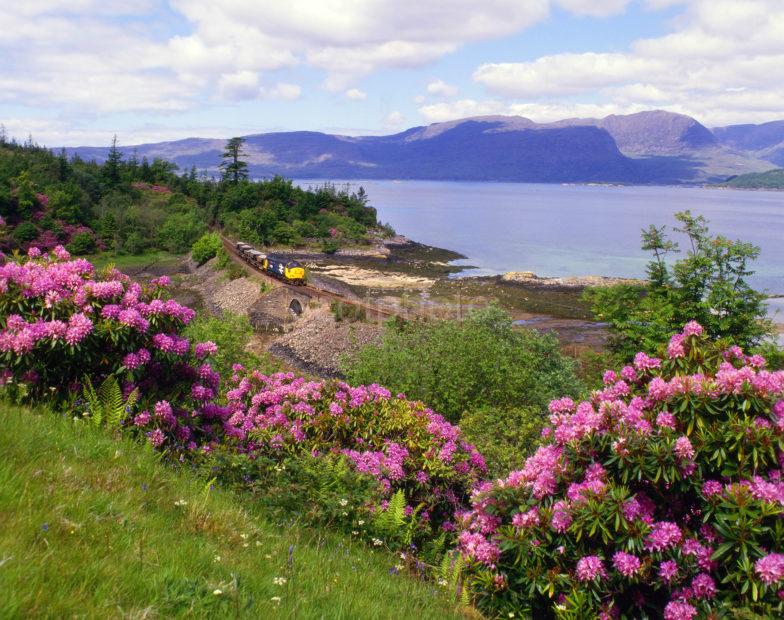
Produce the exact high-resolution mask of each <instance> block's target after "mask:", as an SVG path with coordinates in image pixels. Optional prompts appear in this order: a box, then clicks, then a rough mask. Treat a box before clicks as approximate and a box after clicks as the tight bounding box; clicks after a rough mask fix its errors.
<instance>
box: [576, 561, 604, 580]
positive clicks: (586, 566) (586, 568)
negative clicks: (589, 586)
mask: <svg viewBox="0 0 784 620" xmlns="http://www.w3.org/2000/svg"><path fill="white" fill-rule="evenodd" d="M576 572H577V579H579V580H580V581H592V580H594V579H596V578H600V579H604V578H606V577H607V571H606V570H605V569H604V563H603V562H602V560H601V558H599V557H597V556H595V555H587V556H584V557H582V558H580V559H579V560H578V561H577V570H576Z"/></svg>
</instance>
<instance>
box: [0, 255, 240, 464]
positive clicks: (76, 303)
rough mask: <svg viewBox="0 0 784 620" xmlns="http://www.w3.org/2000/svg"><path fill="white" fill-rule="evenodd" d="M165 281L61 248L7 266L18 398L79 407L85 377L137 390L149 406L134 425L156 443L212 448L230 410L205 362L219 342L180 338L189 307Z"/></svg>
mask: <svg viewBox="0 0 784 620" xmlns="http://www.w3.org/2000/svg"><path fill="white" fill-rule="evenodd" d="M167 284H168V278H166V277H165V276H164V277H162V278H158V279H156V280H153V281H152V282H151V283H150V284H149V285H146V286H142V285H140V284H138V283H136V282H132V281H131V280H130V278H128V276H126V275H124V274H122V273H120V272H119V271H117V270H114V269H109V270H105V271H104V272H103V273H101V274H98V273H96V271H95V269H94V268H93V265H92V264H91V263H90V262H88V261H86V260H84V259H76V260H71V257H70V256H69V254H68V252H67V251H66V250H65V249H64V248H62V247H61V246H58V247H55V248H54V249H53V250H52V252H51V254H48V253H47V254H44V253H42V252H41V251H40V249H38V248H31V249H30V250H29V251H28V256H27V257H18V258H16V259H14V260H6V262H5V264H3V265H2V266H0V328H2V329H0V363H1V364H2V371H1V372H2V380H3V382H4V383H6V384H7V386H8V388H9V389H11V390H12V391H13V392H14V393H15V394H16V396H18V397H21V396H27V397H28V398H33V399H40V398H47V399H52V400H55V401H58V402H60V403H61V404H62V403H72V402H74V401H75V400H76V398H77V397H78V396H79V395H80V394H81V384H82V382H83V381H84V379H85V378H86V377H89V378H90V379H91V380H92V381H93V382H95V383H98V382H100V381H101V380H102V379H103V378H104V377H106V376H108V375H114V376H116V377H117V378H118V379H120V380H121V381H123V382H124V383H123V387H124V391H125V393H126V394H127V393H129V392H130V391H132V390H133V389H135V388H138V389H139V392H140V404H141V405H142V406H143V407H146V408H144V409H143V410H142V411H140V412H139V413H138V414H137V415H136V416H135V418H134V419H133V423H134V425H135V426H136V427H138V428H139V429H141V430H142V431H143V432H145V433H146V434H147V436H148V437H149V439H150V441H152V442H153V443H154V444H155V445H156V446H162V445H163V444H164V443H165V444H166V447H167V448H168V447H185V448H188V449H194V448H195V447H196V446H197V445H198V444H199V443H200V441H199V440H200V439H201V440H204V441H211V440H213V439H214V437H215V433H216V432H217V431H219V430H220V429H221V428H222V427H221V422H222V417H223V416H224V414H225V410H224V409H223V408H221V407H218V406H217V405H215V404H214V403H213V402H212V401H213V399H214V398H215V397H216V396H217V393H218V389H219V381H220V377H219V376H218V375H217V373H215V372H214V371H213V370H212V368H211V367H210V365H209V364H208V363H206V362H205V361H204V358H206V357H207V356H209V355H210V354H212V353H214V352H215V346H214V345H213V344H212V343H198V344H196V345H195V346H193V347H192V346H191V343H190V342H189V341H188V340H187V339H186V338H184V337H182V336H181V335H180V333H181V332H182V330H183V329H184V327H185V325H186V324H187V323H188V322H189V321H190V320H191V319H192V318H193V316H194V312H193V310H191V309H190V308H186V307H184V306H181V305H180V304H178V303H177V302H175V301H174V300H171V299H168V300H167V299H164V296H165V287H166V285H167Z"/></svg>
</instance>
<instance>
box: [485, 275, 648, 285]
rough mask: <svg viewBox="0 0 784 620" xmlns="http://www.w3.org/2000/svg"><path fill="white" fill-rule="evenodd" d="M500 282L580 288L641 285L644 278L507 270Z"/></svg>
mask: <svg viewBox="0 0 784 620" xmlns="http://www.w3.org/2000/svg"><path fill="white" fill-rule="evenodd" d="M499 282H500V283H501V284H521V285H526V286H537V287H549V288H570V289H581V288H587V287H592V286H597V287H604V286H615V285H616V284H630V285H637V286H642V285H644V284H645V280H640V279H637V278H616V277H609V276H593V275H588V276H568V277H563V278H544V277H540V276H538V275H536V274H535V273H534V272H533V271H508V272H506V273H505V274H503V275H502V276H499Z"/></svg>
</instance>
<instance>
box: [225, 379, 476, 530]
mask: <svg viewBox="0 0 784 620" xmlns="http://www.w3.org/2000/svg"><path fill="white" fill-rule="evenodd" d="M235 370H236V372H235V374H234V375H233V377H232V389H230V390H229V391H228V392H227V399H228V406H227V407H228V410H229V417H228V419H227V421H226V423H225V426H224V431H225V433H226V435H228V436H230V437H232V438H233V442H232V443H233V445H234V446H236V448H238V449H239V451H240V452H242V453H245V454H247V455H248V456H249V457H250V458H251V459H255V458H258V457H260V456H264V457H266V458H272V459H273V460H276V461H281V462H282V461H283V460H284V459H285V458H287V457H290V456H295V457H296V456H297V455H303V454H307V455H313V456H316V457H325V458H331V457H340V456H342V457H344V458H345V459H346V461H347V462H348V464H349V465H350V466H351V467H353V468H354V469H355V470H356V471H358V472H362V473H365V474H367V475H369V476H371V477H372V478H374V479H375V480H376V481H377V483H378V493H379V495H378V498H379V501H381V500H383V498H384V497H386V498H389V497H391V495H392V494H393V493H394V492H396V491H398V490H402V491H403V493H404V495H405V498H406V500H407V502H408V504H409V509H408V512H409V513H411V512H412V511H415V510H416V509H419V510H418V512H416V516H417V518H418V519H419V520H420V522H421V523H420V525H421V526H422V527H423V528H425V529H428V530H429V529H436V530H437V529H439V528H441V529H447V530H451V529H453V528H454V524H453V522H452V519H453V514H454V511H455V509H456V508H458V507H462V506H465V502H466V500H467V494H468V491H469V490H470V488H471V487H472V486H473V485H474V484H475V483H476V482H477V481H478V480H479V479H480V478H481V476H482V474H483V473H484V471H485V462H484V460H483V458H482V456H481V455H480V454H479V453H478V452H477V451H476V449H475V448H474V447H473V446H472V445H471V444H469V443H467V442H466V441H465V440H464V439H463V438H462V436H461V433H460V429H459V428H458V427H457V426H454V425H452V424H450V423H449V422H447V421H446V420H445V419H444V418H443V417H442V416H440V415H438V414H436V413H434V412H433V411H431V410H429V409H427V408H426V407H425V406H424V405H423V404H422V403H419V402H413V401H409V400H407V399H406V398H405V397H404V396H403V395H398V396H392V394H390V392H389V391H388V390H387V389H385V388H383V387H380V386H378V385H368V386H359V387H351V386H349V385H347V384H346V383H343V382H337V381H307V380H306V379H304V378H302V377H298V378H295V377H294V375H293V374H291V373H286V374H283V373H277V374H273V375H270V376H267V375H263V374H261V373H260V372H258V371H245V370H244V369H243V368H242V367H241V366H236V367H235ZM370 508H371V509H373V508H375V507H373V506H371V507H370Z"/></svg>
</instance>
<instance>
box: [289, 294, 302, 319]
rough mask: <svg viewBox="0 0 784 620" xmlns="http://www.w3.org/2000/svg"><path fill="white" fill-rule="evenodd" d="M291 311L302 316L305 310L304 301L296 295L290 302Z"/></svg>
mask: <svg viewBox="0 0 784 620" xmlns="http://www.w3.org/2000/svg"><path fill="white" fill-rule="evenodd" d="M289 312H291V314H293V315H294V316H295V317H298V316H300V315H301V314H302V313H303V312H304V308H303V307H302V302H300V300H299V299H297V298H296V297H295V298H294V299H292V300H291V303H290V304H289Z"/></svg>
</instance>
